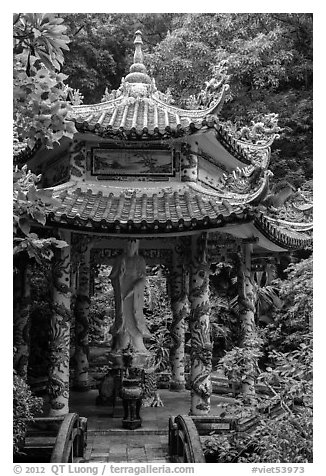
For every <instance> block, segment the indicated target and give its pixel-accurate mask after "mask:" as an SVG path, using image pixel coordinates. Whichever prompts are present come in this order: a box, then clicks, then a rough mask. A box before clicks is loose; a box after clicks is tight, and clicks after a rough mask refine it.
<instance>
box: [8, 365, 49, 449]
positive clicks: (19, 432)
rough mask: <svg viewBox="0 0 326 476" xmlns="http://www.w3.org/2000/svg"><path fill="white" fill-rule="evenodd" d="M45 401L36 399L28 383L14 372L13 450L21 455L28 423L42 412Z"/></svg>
mask: <svg viewBox="0 0 326 476" xmlns="http://www.w3.org/2000/svg"><path fill="white" fill-rule="evenodd" d="M42 403H43V400H42V398H39V397H35V396H34V395H33V394H32V392H31V390H30V388H29V386H28V385H27V383H26V382H25V381H24V380H23V379H22V378H21V377H19V375H17V373H16V372H15V371H14V378H13V411H14V414H13V449H14V454H17V453H19V451H20V450H21V445H22V444H23V441H24V437H25V432H26V427H27V424H28V422H30V421H32V420H33V417H34V416H35V414H36V413H37V412H39V411H41V408H42Z"/></svg>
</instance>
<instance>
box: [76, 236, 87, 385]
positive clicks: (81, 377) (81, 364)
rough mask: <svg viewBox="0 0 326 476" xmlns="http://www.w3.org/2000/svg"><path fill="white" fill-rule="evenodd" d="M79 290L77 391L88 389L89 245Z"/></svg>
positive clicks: (83, 255)
mask: <svg viewBox="0 0 326 476" xmlns="http://www.w3.org/2000/svg"><path fill="white" fill-rule="evenodd" d="M79 259H80V261H79V272H78V288H77V293H76V302H75V339H76V340H75V356H74V357H75V364H76V367H75V379H74V388H75V389H76V390H87V389H88V384H89V382H88V368H89V366H88V357H89V346H88V314H89V306H90V298H89V291H90V266H89V260H90V249H89V246H88V245H87V243H85V244H83V246H81V250H80V254H79Z"/></svg>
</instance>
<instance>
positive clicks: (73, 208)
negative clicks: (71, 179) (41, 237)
mask: <svg viewBox="0 0 326 476" xmlns="http://www.w3.org/2000/svg"><path fill="white" fill-rule="evenodd" d="M154 190H155V187H152V189H151V190H146V189H145V188H144V190H143V193H141V190H139V191H138V193H137V192H136V191H134V192H132V193H130V192H129V191H128V190H125V189H123V188H122V186H120V187H116V190H115V191H114V192H112V191H111V192H110V193H108V188H107V187H105V186H104V185H102V186H101V185H97V186H96V188H94V189H93V190H92V189H90V188H88V189H86V184H85V187H83V185H82V184H75V186H71V184H67V187H66V188H64V187H63V186H59V187H57V188H55V189H54V197H55V198H56V199H57V200H59V202H61V206H60V207H58V208H56V209H54V210H53V211H52V212H51V213H50V214H49V216H48V219H49V222H51V223H60V224H61V225H62V224H66V225H71V226H73V227H76V228H79V227H83V228H86V229H90V228H95V229H100V230H102V231H112V230H115V229H117V228H119V229H121V230H122V229H123V230H126V231H129V232H134V233H137V232H139V231H140V230H142V231H146V232H148V233H151V232H154V233H155V232H157V230H158V229H160V230H161V231H163V232H166V231H168V230H171V229H173V230H176V231H177V230H181V229H184V230H192V229H197V228H202V227H203V228H205V227H213V226H220V225H221V224H223V223H224V222H227V221H230V220H231V221H232V222H233V221H237V220H248V219H249V214H248V213H249V208H250V207H248V206H246V204H242V205H239V204H238V203H233V204H231V203H228V202H226V201H224V200H221V199H220V200H218V197H216V196H214V195H212V194H209V195H207V194H206V195H205V194H201V193H198V192H197V191H195V190H194V189H192V188H191V186H190V185H188V184H183V185H182V186H181V187H180V186H178V187H174V188H172V187H166V188H165V189H163V190H162V191H161V193H153V191H154Z"/></svg>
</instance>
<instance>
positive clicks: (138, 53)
mask: <svg viewBox="0 0 326 476" xmlns="http://www.w3.org/2000/svg"><path fill="white" fill-rule="evenodd" d="M142 44H143V40H142V32H141V31H140V30H137V31H136V33H135V40H134V45H135V53H134V62H133V64H132V65H131V66H130V69H129V71H130V73H129V74H128V75H127V76H126V81H127V82H128V83H147V84H150V82H151V79H150V77H149V76H148V74H147V69H146V66H145V65H144V55H143V52H142V49H141V45H142Z"/></svg>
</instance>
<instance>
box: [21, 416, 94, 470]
mask: <svg viewBox="0 0 326 476" xmlns="http://www.w3.org/2000/svg"><path fill="white" fill-rule="evenodd" d="M86 443H87V418H84V417H80V416H79V415H78V414H77V413H68V414H66V415H64V416H60V417H39V418H34V420H33V422H31V423H29V424H28V427H27V432H26V436H25V442H24V445H23V446H22V448H21V453H20V454H18V455H15V457H14V461H15V462H21V463H24V462H25V463H40V462H41V463H49V462H51V463H73V462H78V460H79V459H82V458H83V456H84V453H85V449H86Z"/></svg>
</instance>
